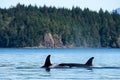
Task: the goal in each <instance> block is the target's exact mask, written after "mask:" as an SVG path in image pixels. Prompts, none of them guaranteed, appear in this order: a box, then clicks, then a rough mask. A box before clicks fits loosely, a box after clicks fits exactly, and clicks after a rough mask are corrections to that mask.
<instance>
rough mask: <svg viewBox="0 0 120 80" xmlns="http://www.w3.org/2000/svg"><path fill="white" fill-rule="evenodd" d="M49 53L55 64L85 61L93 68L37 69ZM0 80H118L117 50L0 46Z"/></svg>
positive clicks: (118, 59)
mask: <svg viewBox="0 0 120 80" xmlns="http://www.w3.org/2000/svg"><path fill="white" fill-rule="evenodd" d="M48 54H51V61H52V63H54V64H57V63H63V62H64V63H65V62H66V63H69V62H70V63H83V64H84V63H85V62H86V61H87V60H88V59H89V58H90V57H92V56H93V57H95V58H94V61H93V65H94V67H93V68H92V69H86V68H69V69H51V70H50V71H46V70H45V69H43V68H40V67H41V66H42V65H43V64H44V61H45V58H46V56H47V55H48ZM0 80H120V49H9V48H8V49H4V48H1V49H0Z"/></svg>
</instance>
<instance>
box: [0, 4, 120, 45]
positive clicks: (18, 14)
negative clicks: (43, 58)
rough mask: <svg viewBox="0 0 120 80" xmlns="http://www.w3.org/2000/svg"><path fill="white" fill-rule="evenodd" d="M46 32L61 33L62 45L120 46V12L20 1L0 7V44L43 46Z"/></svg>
mask: <svg viewBox="0 0 120 80" xmlns="http://www.w3.org/2000/svg"><path fill="white" fill-rule="evenodd" d="M46 33H51V34H57V35H59V36H61V40H62V42H63V45H73V46H74V47H119V43H118V38H119V37H120V15H119V14H117V13H116V12H114V13H109V12H108V11H103V10H102V9H100V10H99V12H95V11H91V10H89V9H88V8H85V9H84V10H82V9H81V8H79V7H73V8H72V9H66V8H56V7H47V6H43V7H37V6H32V5H29V6H25V5H21V4H17V6H16V7H11V8H9V9H5V8H4V9H2V8H1V9H0V47H34V46H40V45H43V46H44V35H45V34H46Z"/></svg>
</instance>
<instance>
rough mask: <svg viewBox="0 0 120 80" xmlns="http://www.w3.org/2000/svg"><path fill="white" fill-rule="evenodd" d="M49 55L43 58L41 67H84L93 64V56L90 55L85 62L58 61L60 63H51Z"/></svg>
mask: <svg viewBox="0 0 120 80" xmlns="http://www.w3.org/2000/svg"><path fill="white" fill-rule="evenodd" d="M50 56H51V55H48V56H47V58H46V60H45V63H44V65H43V66H42V67H43V68H72V67H78V68H79V67H85V68H88V67H91V66H93V64H92V62H93V59H94V57H91V58H90V59H88V61H87V62H86V63H85V64H79V63H60V64H56V65H55V64H51V61H50Z"/></svg>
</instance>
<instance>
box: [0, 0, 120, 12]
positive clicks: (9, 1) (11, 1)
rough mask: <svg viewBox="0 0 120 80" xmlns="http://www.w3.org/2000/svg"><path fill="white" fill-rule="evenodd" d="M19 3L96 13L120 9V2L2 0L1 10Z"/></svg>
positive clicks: (118, 0)
mask: <svg viewBox="0 0 120 80" xmlns="http://www.w3.org/2000/svg"><path fill="white" fill-rule="evenodd" d="M17 3H21V4H25V5H29V4H32V5H37V6H43V5H46V6H55V7H65V8H72V6H79V7H80V8H82V9H84V8H86V7H88V8H89V9H90V10H96V11H98V10H99V9H100V8H102V9H103V10H108V11H112V10H113V9H116V8H120V0H0V8H9V7H11V6H16V4H17Z"/></svg>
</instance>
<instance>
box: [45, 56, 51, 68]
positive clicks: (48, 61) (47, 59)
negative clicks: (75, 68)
mask: <svg viewBox="0 0 120 80" xmlns="http://www.w3.org/2000/svg"><path fill="white" fill-rule="evenodd" d="M50 56H51V55H48V56H47V58H46V60H45V64H44V66H43V67H46V68H48V67H49V66H50V65H52V64H51V61H50Z"/></svg>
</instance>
